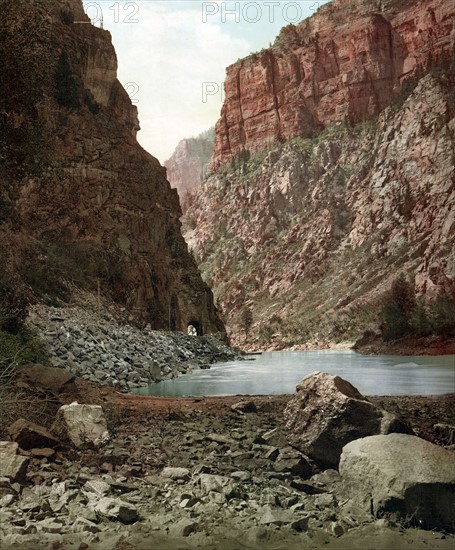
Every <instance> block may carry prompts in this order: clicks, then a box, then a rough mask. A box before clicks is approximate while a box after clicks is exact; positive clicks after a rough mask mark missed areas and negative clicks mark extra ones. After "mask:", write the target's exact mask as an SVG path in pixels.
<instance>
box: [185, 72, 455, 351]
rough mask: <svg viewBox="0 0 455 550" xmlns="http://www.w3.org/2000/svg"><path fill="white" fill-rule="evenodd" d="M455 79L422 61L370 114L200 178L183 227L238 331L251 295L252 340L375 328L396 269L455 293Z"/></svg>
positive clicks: (237, 336)
mask: <svg viewBox="0 0 455 550" xmlns="http://www.w3.org/2000/svg"><path fill="white" fill-rule="evenodd" d="M451 86H453V84H451V81H450V79H449V78H448V76H444V75H443V76H442V77H441V78H436V77H435V76H434V75H431V74H427V75H426V76H424V77H423V78H421V79H420V80H419V82H418V84H417V85H416V87H415V89H414V90H413V92H412V93H410V94H409V96H408V97H407V98H402V100H401V103H400V102H397V103H394V105H393V106H391V107H388V108H386V109H385V110H384V111H382V113H381V114H380V115H379V117H378V118H377V119H376V120H372V121H370V122H367V123H364V124H361V125H358V126H357V127H355V128H354V129H350V128H347V127H345V126H343V125H337V126H332V127H330V128H327V129H326V130H325V131H324V133H323V134H321V135H320V136H318V137H317V138H314V139H308V140H307V139H296V140H293V141H290V142H288V143H287V144H286V145H283V146H277V147H275V148H273V149H272V150H271V151H269V152H267V153H265V152H264V153H262V154H261V155H259V154H258V155H256V156H253V157H252V158H251V159H250V160H249V161H245V162H237V163H236V164H235V166H232V167H231V166H226V167H223V170H220V171H219V172H218V173H217V174H215V175H213V176H211V177H210V178H209V179H208V180H207V181H206V182H205V183H204V185H203V187H202V189H201V190H200V191H199V192H197V193H196V195H195V196H194V199H193V201H192V204H191V206H190V208H189V209H188V211H187V212H186V214H185V218H184V227H185V235H186V239H187V242H188V243H189V246H190V248H191V249H192V250H193V251H194V253H195V255H196V257H197V258H198V261H199V263H200V265H201V269H202V270H203V275H204V277H205V278H206V279H207V280H210V281H211V286H212V287H213V288H214V289H216V294H217V296H218V300H219V302H218V303H219V304H220V306H221V308H222V310H224V311H225V312H226V313H227V312H229V315H226V323H227V326H228V330H229V331H230V332H231V337H233V340H234V342H236V343H242V335H243V333H244V331H243V330H242V329H241V322H240V321H241V319H240V315H239V312H240V311H241V309H242V307H243V306H244V304H245V303H246V304H247V305H248V306H249V307H250V308H251V310H252V312H253V317H254V325H253V327H252V328H251V331H250V334H249V339H248V340H249V342H250V343H251V342H252V341H253V342H254V341H256V342H257V344H256V345H259V346H261V347H263V346H271V345H275V346H277V347H278V346H285V347H290V346H292V345H293V344H294V343H300V342H307V341H311V342H313V341H314V342H316V345H318V347H321V345H323V343H324V339H328V340H331V341H333V340H334V339H337V338H339V339H343V338H345V339H349V338H352V336H353V335H354V336H356V335H358V334H361V333H362V331H363V330H365V329H367V328H371V327H372V324H371V315H369V312H370V313H371V312H375V311H377V312H378V311H379V310H380V307H381V306H380V305H378V303H377V301H378V299H380V296H381V294H382V293H383V292H384V291H385V290H387V289H388V288H389V287H390V285H391V284H392V282H393V280H394V278H395V277H396V276H397V274H398V273H399V272H400V271H403V272H404V273H407V274H409V275H410V276H412V277H415V286H416V290H417V293H418V294H419V295H420V296H424V297H425V298H426V299H427V300H432V299H434V298H435V297H436V296H437V294H438V292H446V293H448V294H451V295H452V296H454V295H455V282H454V281H455V270H454V266H455V256H454V250H455V248H454V242H455V214H454V213H455V193H454V191H455V187H454V178H455V173H454V168H453V163H452V160H451V159H452V156H453V151H454V146H453V143H454V142H453V135H454V131H455V119H454V111H453V106H451V105H452V100H451V95H450V94H451V89H452V88H451ZM373 328H375V327H374V325H373ZM261 333H262V334H261Z"/></svg>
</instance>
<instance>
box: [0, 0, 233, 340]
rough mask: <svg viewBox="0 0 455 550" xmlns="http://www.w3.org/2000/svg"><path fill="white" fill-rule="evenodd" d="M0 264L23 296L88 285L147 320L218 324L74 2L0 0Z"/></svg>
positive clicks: (51, 297) (157, 170)
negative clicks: (19, 284)
mask: <svg viewBox="0 0 455 550" xmlns="http://www.w3.org/2000/svg"><path fill="white" fill-rule="evenodd" d="M0 7H1V9H2V18H1V22H0V27H1V34H0V50H1V51H0V59H1V60H0V65H1V69H2V70H1V73H2V76H1V83H0V101H1V104H0V125H1V138H0V140H1V141H0V163H1V171H0V180H1V196H0V201H1V219H0V236H1V238H2V242H4V243H5V242H6V243H7V245H5V246H3V248H2V250H3V258H2V259H3V264H4V265H6V263H8V264H9V267H10V268H11V270H14V271H15V272H16V273H18V274H19V275H20V278H21V280H22V281H23V283H24V284H25V285H26V287H27V290H28V291H29V292H30V293H32V294H33V295H34V296H35V298H38V299H41V300H43V301H46V302H48V303H55V302H60V301H61V300H63V301H65V300H67V299H69V298H70V295H71V291H72V289H74V288H76V287H77V288H82V289H86V290H96V288H97V285H98V284H99V286H100V289H101V292H102V293H103V295H105V296H107V297H110V298H111V299H112V300H114V301H115V302H117V303H119V304H121V305H123V306H124V307H125V309H126V311H127V312H129V314H130V315H131V316H132V318H134V319H136V320H137V321H139V322H142V323H145V322H150V323H151V324H152V327H153V328H165V329H168V328H171V329H182V330H185V331H186V326H187V323H188V321H189V320H190V319H197V320H198V321H199V322H200V323H201V325H202V327H203V329H204V331H205V332H223V331H224V327H223V324H222V323H221V321H220V319H219V318H218V315H217V312H216V310H215V307H214V305H213V296H212V293H211V291H210V289H209V288H208V287H207V285H206V284H204V283H203V281H202V279H201V277H200V274H199V271H198V268H197V266H196V264H195V262H194V260H193V258H192V256H191V255H190V254H189V253H188V249H187V245H186V244H185V241H184V240H183V238H182V235H181V224H180V221H179V217H180V216H181V210H180V206H179V201H178V196H177V192H176V191H175V190H171V188H170V185H169V182H168V181H167V179H166V171H165V169H164V168H163V167H162V166H161V165H160V164H159V162H158V161H157V160H156V159H155V158H154V157H153V156H151V155H150V154H149V153H147V152H146V151H145V150H143V149H142V148H141V147H140V145H139V144H138V142H137V140H136V133H137V131H138V129H139V123H138V115H137V109H136V107H134V106H133V105H132V103H131V101H130V99H129V97H128V94H127V93H126V91H125V90H124V89H123V87H122V86H121V84H120V83H119V81H118V80H117V78H116V74H117V58H116V54H115V51H114V48H113V46H112V42H111V36H110V34H109V32H107V31H105V30H102V29H99V28H95V27H94V26H92V25H91V24H90V22H89V20H88V18H87V16H86V15H85V14H84V11H83V8H82V1H81V0H63V1H61V0H27V1H25V0H17V1H15V2H10V1H9V0H1V2H0Z"/></svg>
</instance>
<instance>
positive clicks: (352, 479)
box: [340, 434, 455, 531]
mask: <svg viewBox="0 0 455 550" xmlns="http://www.w3.org/2000/svg"><path fill="white" fill-rule="evenodd" d="M340 474H341V477H342V479H343V483H344V485H345V489H346V491H347V492H348V494H349V496H350V497H351V499H352V500H355V502H356V503H357V504H358V505H360V506H362V507H363V508H364V509H365V511H367V512H372V513H373V514H374V515H375V516H378V517H381V516H383V515H384V514H385V513H389V512H390V513H392V512H395V513H398V514H399V515H401V516H402V517H403V518H405V519H406V518H407V519H408V520H411V521H412V523H416V524H417V525H420V526H421V527H424V528H427V529H446V530H450V531H454V530H455V523H454V517H453V510H452V506H453V502H454V500H455V453H454V452H453V451H449V450H447V449H444V448H442V447H439V446H437V445H434V444H433V443H430V442H428V441H425V440H423V439H420V438H419V437H416V436H412V435H407V434H390V435H376V436H370V437H365V438H363V439H358V440H356V441H352V442H351V443H348V444H347V445H346V446H345V447H344V448H343V453H342V455H341V460H340Z"/></svg>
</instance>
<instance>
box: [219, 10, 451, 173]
mask: <svg viewBox="0 0 455 550" xmlns="http://www.w3.org/2000/svg"><path fill="white" fill-rule="evenodd" d="M454 14H455V4H454V2H453V1H452V0H423V1H420V2H419V1H415V0H368V1H367V0H333V2H330V3H328V4H326V5H324V6H322V7H321V8H320V9H319V10H318V12H317V13H316V14H315V15H314V16H313V17H311V18H310V19H307V20H305V21H303V22H302V23H300V24H299V25H297V26H294V25H289V26H288V27H286V28H284V29H283V30H282V32H281V34H280V35H279V36H278V38H277V40H276V42H275V44H274V45H273V47H272V48H269V49H266V50H262V51H261V52H260V53H257V54H254V55H251V56H249V57H247V58H246V59H242V60H240V61H238V62H237V63H234V64H233V65H231V66H230V67H228V69H227V76H226V82H225V96H226V99H225V102H224V105H223V109H222V112H221V117H220V119H219V121H218V123H217V125H216V140H215V153H214V158H213V168H214V169H217V168H218V167H219V166H221V165H222V164H224V163H225V162H227V161H230V160H231V159H233V158H235V157H236V156H237V155H239V154H240V153H241V152H242V151H249V152H250V153H256V152H258V151H262V150H263V149H264V148H266V147H268V146H270V145H271V144H273V143H277V142H285V141H287V140H289V139H291V138H293V137H295V136H301V137H305V138H308V137H312V136H314V135H316V134H317V133H319V132H320V131H321V130H322V129H323V128H324V127H326V126H327V124H329V123H331V122H333V121H339V120H348V121H349V122H350V123H352V124H356V123H358V122H362V121H365V120H369V119H370V118H371V117H372V116H375V115H377V114H379V113H380V112H381V111H382V109H384V108H385V107H386V106H388V105H389V104H390V101H391V99H392V96H393V94H394V91H396V90H397V89H399V88H400V86H401V85H402V83H403V81H404V80H406V79H407V78H409V77H411V76H414V75H415V74H416V72H419V71H425V68H426V67H427V65H428V64H429V63H430V64H431V63H432V62H433V61H434V60H435V59H440V58H441V56H442V55H443V54H448V53H449V52H450V50H451V48H452V44H453V39H454V32H453V20H454Z"/></svg>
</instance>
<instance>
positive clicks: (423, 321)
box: [380, 275, 455, 341]
mask: <svg viewBox="0 0 455 550" xmlns="http://www.w3.org/2000/svg"><path fill="white" fill-rule="evenodd" d="M381 320H382V322H381V327H380V328H381V334H382V337H383V339H384V340H385V341H390V340H398V339H400V338H403V337H404V336H409V335H413V336H429V335H430V334H436V335H438V336H441V337H443V338H450V337H452V336H455V301H454V300H453V298H452V297H451V296H449V295H448V294H440V295H439V296H438V297H437V299H436V300H435V302H433V303H428V304H426V303H425V302H424V301H423V300H421V299H420V300H418V299H416V295H415V289H414V285H413V284H412V283H411V282H410V281H409V280H407V279H406V278H405V277H404V275H400V276H399V277H398V278H397V279H396V280H395V281H394V282H393V284H392V288H391V290H390V292H389V293H388V294H387V296H386V302H385V304H384V307H383V308H382V311H381Z"/></svg>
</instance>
